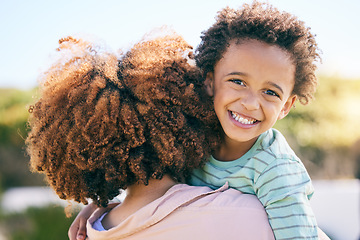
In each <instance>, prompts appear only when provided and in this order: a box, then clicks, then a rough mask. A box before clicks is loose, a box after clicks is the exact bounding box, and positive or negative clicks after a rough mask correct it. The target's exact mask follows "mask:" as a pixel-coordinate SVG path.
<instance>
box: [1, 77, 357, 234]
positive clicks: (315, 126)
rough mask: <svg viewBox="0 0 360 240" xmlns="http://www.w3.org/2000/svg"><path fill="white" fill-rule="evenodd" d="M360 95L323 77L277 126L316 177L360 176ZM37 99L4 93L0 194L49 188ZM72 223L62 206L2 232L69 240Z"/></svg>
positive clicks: (34, 212) (6, 220) (19, 216)
mask: <svg viewBox="0 0 360 240" xmlns="http://www.w3.org/2000/svg"><path fill="white" fill-rule="evenodd" d="M359 93H360V81H359V80H345V79H340V78H329V77H320V86H319V88H318V92H317V94H316V99H315V100H314V101H312V102H311V103H310V104H309V105H306V106H303V105H301V104H300V103H297V104H296V108H294V109H292V110H291V112H290V114H289V115H288V116H287V117H286V118H284V119H283V120H281V121H279V122H278V123H277V125H276V128H278V129H279V130H281V131H282V132H283V133H284V134H285V136H286V137H287V139H288V141H289V143H290V145H291V146H292V147H293V149H294V150H295V152H296V153H297V154H298V155H299V156H300V158H301V159H302V160H303V162H304V164H305V165H306V167H307V169H308V171H309V173H310V175H311V177H312V178H313V179H344V178H345V179H352V178H360V128H359V123H360V121H359V119H360V107H359V103H360V94H359ZM34 97H36V89H32V90H17V89H0V196H1V194H2V193H3V192H4V191H6V190H8V189H10V188H13V187H19V186H45V185H46V183H45V181H44V179H43V176H42V175H40V174H37V173H31V172H30V171H29V166H28V163H29V158H28V156H27V155H26V153H25V148H24V139H25V137H26V135H27V118H28V112H27V109H28V107H29V105H30V104H31V103H32V102H33V101H34ZM71 221H72V218H66V217H65V214H64V208H63V207H62V206H47V207H45V208H30V209H28V210H26V211H24V212H21V213H3V212H0V229H2V230H3V232H5V233H6V234H7V238H9V239H14V240H15V239H37V240H39V239H66V233H67V229H68V227H69V225H70V223H71ZM55 233H56V234H55ZM24 236H26V237H24Z"/></svg>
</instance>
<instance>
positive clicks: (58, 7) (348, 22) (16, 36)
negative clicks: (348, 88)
mask: <svg viewBox="0 0 360 240" xmlns="http://www.w3.org/2000/svg"><path fill="white" fill-rule="evenodd" d="M243 2H251V1H248V0H246V1H245V0H181V1H179V0H171V1H169V0H103V1H100V0H62V1H51V0H32V1H27V0H11V1H5V0H0V31H1V37H0V88H2V87H17V88H23V89H24V88H30V87H34V86H36V85H37V82H36V78H37V76H38V75H39V74H40V73H41V71H43V70H44V68H45V67H46V66H48V64H49V60H50V57H49V56H50V55H51V54H53V53H54V52H55V49H56V47H57V46H58V40H59V39H60V38H62V37H66V36H68V35H79V34H80V35H82V36H83V35H90V36H93V37H97V38H100V39H101V40H103V41H104V42H105V43H106V44H107V45H108V46H109V47H110V48H112V50H114V51H116V50H118V49H120V48H127V47H128V46H130V44H131V43H134V42H136V41H138V40H140V38H141V37H142V36H143V35H144V34H145V33H147V32H149V31H150V30H151V29H153V28H155V27H160V26H162V25H165V24H166V25H169V26H171V27H172V28H173V29H174V30H175V31H177V32H178V33H179V34H181V35H182V36H183V37H184V38H185V39H186V40H187V41H188V42H189V43H190V44H192V45H193V46H195V47H196V46H197V45H198V44H199V42H200V33H201V32H202V31H203V30H205V29H207V28H208V27H209V26H210V25H211V24H212V23H213V22H214V17H215V15H216V12H217V11H219V10H220V9H221V8H223V7H225V6H230V7H234V8H237V7H239V6H240V5H241V4H242V3H243ZM269 2H270V3H272V4H273V5H274V6H276V7H277V8H279V9H280V10H285V11H288V12H290V13H293V14H295V15H296V16H298V17H299V18H300V19H301V20H303V21H305V23H306V25H307V26H310V27H311V28H312V31H313V33H315V34H316V35H317V41H318V43H319V46H320V48H321V49H322V51H323V55H322V58H323V64H322V65H321V66H320V70H319V73H325V74H327V75H337V76H342V77H346V78H358V79H360V47H359V39H360V17H359V12H360V0H341V1H340V0H269Z"/></svg>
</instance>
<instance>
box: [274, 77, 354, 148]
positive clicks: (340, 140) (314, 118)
mask: <svg viewBox="0 0 360 240" xmlns="http://www.w3.org/2000/svg"><path fill="white" fill-rule="evenodd" d="M315 97H316V98H315V100H314V101H312V102H311V103H310V104H308V105H305V106H303V105H301V104H300V103H297V104H296V108H295V109H292V110H291V111H290V113H289V115H288V116H287V117H285V118H284V119H283V120H281V121H279V122H278V123H277V124H276V126H275V127H276V128H278V129H279V130H280V131H282V132H284V133H285V134H286V135H290V136H292V137H293V138H294V139H295V140H296V142H297V143H298V144H300V145H301V146H312V147H316V148H321V149H330V148H333V147H349V146H351V145H352V144H354V143H355V142H356V141H357V140H359V139H360V128H359V124H360V120H359V119H360V107H359V104H360V81H359V80H343V79H338V78H329V77H320V85H319V87H318V91H317V93H316V96H315Z"/></svg>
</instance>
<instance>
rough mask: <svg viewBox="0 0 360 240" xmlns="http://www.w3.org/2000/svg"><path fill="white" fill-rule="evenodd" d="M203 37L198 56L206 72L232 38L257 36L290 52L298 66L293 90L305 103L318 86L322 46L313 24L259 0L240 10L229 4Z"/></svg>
mask: <svg viewBox="0 0 360 240" xmlns="http://www.w3.org/2000/svg"><path fill="white" fill-rule="evenodd" d="M201 39H202V41H201V43H200V45H199V47H198V48H197V50H196V52H195V59H196V63H197V65H198V66H199V67H200V68H201V69H202V71H203V74H204V75H206V74H207V73H209V72H213V71H214V67H215V65H216V64H217V62H218V61H219V60H220V59H221V58H222V56H223V55H224V53H225V52H226V50H227V48H228V46H229V45H230V43H231V42H233V41H235V43H237V44H241V42H242V41H244V40H246V39H254V40H258V41H261V42H265V43H268V44H271V45H277V46H279V47H280V48H282V49H284V50H285V51H286V52H287V53H289V55H290V57H291V60H292V61H293V63H294V65H295V67H296V71H295V86H294V89H293V94H295V95H297V97H298V99H299V101H300V102H301V103H302V104H307V103H308V102H309V100H311V99H312V98H313V94H314V93H315V90H316V87H317V78H316V76H315V70H316V68H317V67H316V65H315V61H317V60H320V56H319V52H320V50H319V49H318V47H317V43H316V41H315V38H314V35H313V34H312V33H311V32H310V28H307V27H306V26H305V25H304V23H303V22H302V21H299V20H298V19H297V18H296V17H295V16H293V15H291V14H289V13H286V12H280V11H279V10H277V9H276V8H274V7H272V6H271V5H269V4H265V3H259V2H257V1H254V2H253V3H252V4H251V5H249V4H244V5H243V6H242V7H241V8H240V9H238V10H235V9H231V8H229V7H227V8H224V9H223V10H222V11H220V12H219V13H218V15H217V17H216V22H215V24H214V25H213V26H211V27H210V28H209V29H208V30H207V31H204V32H203V33H202V37H201Z"/></svg>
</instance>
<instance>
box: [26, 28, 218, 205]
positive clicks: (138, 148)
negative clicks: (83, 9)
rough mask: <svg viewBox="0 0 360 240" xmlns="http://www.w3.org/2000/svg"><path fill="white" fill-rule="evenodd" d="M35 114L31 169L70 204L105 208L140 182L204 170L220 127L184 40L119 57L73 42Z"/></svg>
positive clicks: (172, 38) (47, 81)
mask: <svg viewBox="0 0 360 240" xmlns="http://www.w3.org/2000/svg"><path fill="white" fill-rule="evenodd" d="M59 43H60V47H59V48H58V50H59V51H60V54H62V57H61V58H60V59H59V61H58V62H56V63H55V64H54V65H53V66H52V67H50V69H49V70H48V71H47V72H45V74H44V75H43V79H41V80H42V81H41V87H40V89H41V92H40V99H39V100H38V101H37V102H36V103H35V104H34V105H32V106H30V108H29V112H30V113H31V114H30V119H29V126H30V128H31V131H30V132H29V135H28V137H27V139H26V144H27V152H28V154H29V155H30V157H31V160H30V162H31V167H32V169H34V170H35V171H40V172H44V173H45V174H46V176H47V179H48V182H49V184H50V185H51V186H52V187H53V188H54V189H55V191H56V193H57V194H58V195H59V196H60V197H61V198H62V199H69V200H75V201H77V202H82V203H84V204H87V203H88V202H87V200H88V199H89V198H90V199H92V200H93V201H94V203H96V204H97V205H99V206H100V205H101V206H106V205H107V204H108V201H109V200H110V199H112V198H113V197H115V196H116V195H117V194H119V191H120V189H126V188H127V187H128V186H130V185H132V184H134V183H143V184H145V185H146V184H147V183H148V180H149V179H151V178H153V179H161V178H162V177H163V176H164V174H169V175H170V176H171V177H173V178H174V179H175V180H177V181H180V182H183V181H184V180H185V179H186V178H187V177H188V176H189V175H190V171H191V170H193V169H194V168H199V167H201V166H202V164H203V163H204V161H205V160H206V158H207V156H208V154H209V153H210V149H211V148H212V147H214V146H215V144H216V141H218V140H217V139H218V138H217V137H214V136H211V134H212V132H213V131H212V130H213V129H210V127H209V126H214V125H216V124H217V119H216V116H215V113H214V111H213V110H212V104H211V101H210V99H208V97H207V95H206V93H205V91H204V88H203V83H202V79H201V74H200V71H199V70H198V68H197V67H195V66H194V65H195V64H191V59H189V56H191V47H190V46H189V45H188V44H187V43H186V42H185V41H184V40H183V39H182V38H181V37H179V36H177V35H168V36H165V37H158V38H155V39H153V40H148V41H145V40H144V41H141V42H139V43H138V44H136V45H135V46H134V47H133V48H132V49H131V50H130V51H128V52H127V53H126V54H123V55H122V56H120V57H117V56H116V55H114V54H111V53H108V52H106V51H104V50H102V49H101V48H98V47H97V46H95V45H94V44H92V43H90V42H86V41H84V40H82V39H75V38H72V37H68V38H64V39H61V40H60V41H59Z"/></svg>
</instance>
